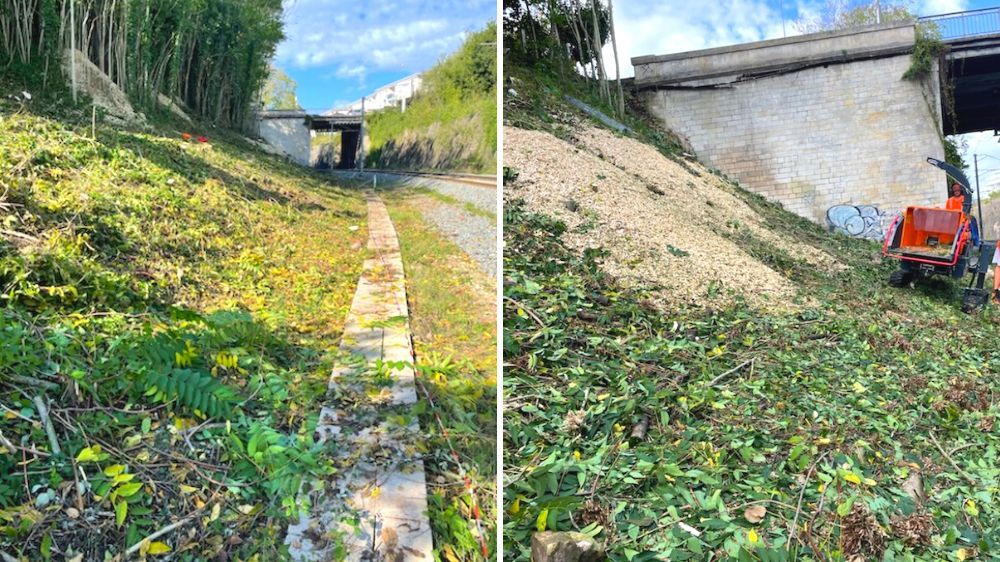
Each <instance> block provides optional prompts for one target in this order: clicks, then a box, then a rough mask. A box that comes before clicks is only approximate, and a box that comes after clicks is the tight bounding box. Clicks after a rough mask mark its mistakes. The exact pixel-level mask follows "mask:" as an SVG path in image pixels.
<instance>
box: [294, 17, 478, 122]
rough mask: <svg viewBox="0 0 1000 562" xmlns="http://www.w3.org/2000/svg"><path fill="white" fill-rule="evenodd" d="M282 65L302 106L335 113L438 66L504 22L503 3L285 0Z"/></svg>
mask: <svg viewBox="0 0 1000 562" xmlns="http://www.w3.org/2000/svg"><path fill="white" fill-rule="evenodd" d="M284 7H285V35H286V39H285V41H284V42H282V43H281V44H280V45H279V46H278V52H277V56H276V60H275V64H277V66H279V67H280V68H281V69H283V70H284V71H285V72H287V73H288V74H289V75H290V76H291V77H292V78H294V79H295V81H296V82H298V98H299V104H300V105H302V107H304V108H306V109H329V108H331V107H339V106H342V105H346V104H347V103H349V102H352V101H355V100H358V99H360V98H361V96H362V95H364V94H368V93H370V92H371V91H372V90H374V89H375V88H377V87H378V86H381V85H383V84H388V83H389V82H393V81H395V80H398V79H400V78H403V77H404V76H408V75H410V74H413V73H415V72H420V71H423V70H426V69H428V68H430V67H431V66H434V63H435V62H437V61H438V60H439V59H441V58H442V57H443V56H444V55H447V54H448V53H450V52H452V51H454V50H455V49H456V48H457V47H458V46H459V45H460V44H461V42H462V40H463V39H464V38H465V35H466V34H467V33H468V32H470V31H475V30H477V29H481V28H483V27H484V26H485V25H486V23H487V22H489V21H491V20H495V19H496V9H497V3H496V0H466V1H461V0H409V1H407V0H403V1H396V0H362V1H358V0H354V1H349V0H285V2H284Z"/></svg>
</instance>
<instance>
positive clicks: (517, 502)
mask: <svg viewBox="0 0 1000 562" xmlns="http://www.w3.org/2000/svg"><path fill="white" fill-rule="evenodd" d="M507 513H509V514H511V515H517V514H518V513H521V498H514V501H512V502H511V503H510V508H508V509H507Z"/></svg>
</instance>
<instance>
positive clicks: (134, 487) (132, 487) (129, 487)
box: [117, 482, 142, 498]
mask: <svg viewBox="0 0 1000 562" xmlns="http://www.w3.org/2000/svg"><path fill="white" fill-rule="evenodd" d="M141 488H142V482H133V483H131V484H125V485H124V486H122V487H121V488H118V490H117V491H118V496H119V497H122V498H128V497H131V496H134V495H135V493H136V492H138V491H139V490H140V489H141Z"/></svg>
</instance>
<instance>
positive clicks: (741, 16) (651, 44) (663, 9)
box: [604, 0, 795, 77]
mask: <svg viewBox="0 0 1000 562" xmlns="http://www.w3.org/2000/svg"><path fill="white" fill-rule="evenodd" d="M788 4H789V7H788V9H789V11H790V10H791V6H790V5H791V1H789V2H788ZM614 9H615V14H614V16H615V32H616V37H617V39H618V61H619V64H620V65H621V71H622V76H623V77H627V76H632V75H633V69H632V63H631V61H630V59H631V58H632V57H638V56H642V55H663V54H668V53H679V52H684V51H694V50H698V49H708V48H711V47H720V46H723V45H735V44H737V43H748V42H751V41H761V40H764V39H773V38H776V37H782V36H783V35H794V34H795V30H794V29H793V28H792V26H791V25H790V23H791V22H790V21H786V22H785V28H784V30H783V29H782V21H781V17H780V14H779V12H778V10H777V9H775V7H774V6H771V5H769V4H768V3H767V2H764V1H761V0H734V1H732V2H700V3H689V2H685V1H678V0H672V1H669V2H658V3H650V2H647V1H644V0H618V1H617V2H614ZM604 64H605V68H606V69H607V70H608V72H609V73H610V74H612V75H613V74H614V56H613V53H612V48H611V45H610V42H609V44H608V45H607V46H606V47H605V49H604Z"/></svg>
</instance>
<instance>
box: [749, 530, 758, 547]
mask: <svg viewBox="0 0 1000 562" xmlns="http://www.w3.org/2000/svg"><path fill="white" fill-rule="evenodd" d="M747 540H748V541H750V543H751V544H757V543H758V542H760V537H758V536H757V531H755V530H753V529H750V531H749V532H747Z"/></svg>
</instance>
